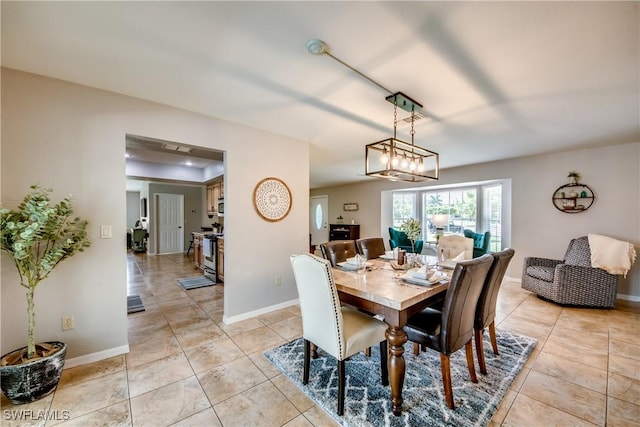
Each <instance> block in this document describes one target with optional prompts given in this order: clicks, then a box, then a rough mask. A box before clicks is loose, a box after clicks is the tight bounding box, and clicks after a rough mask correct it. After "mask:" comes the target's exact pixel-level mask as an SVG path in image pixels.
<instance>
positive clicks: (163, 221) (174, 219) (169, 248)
mask: <svg viewBox="0 0 640 427" xmlns="http://www.w3.org/2000/svg"><path fill="white" fill-rule="evenodd" d="M156 200H157V204H156V206H157V212H158V219H157V224H158V254H175V253H180V252H184V228H183V225H184V195H182V194H158V195H157V199H156Z"/></svg>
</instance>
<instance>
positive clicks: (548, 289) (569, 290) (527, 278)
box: [521, 236, 618, 307]
mask: <svg viewBox="0 0 640 427" xmlns="http://www.w3.org/2000/svg"><path fill="white" fill-rule="evenodd" d="M617 285H618V276H616V275H613V274H609V273H607V272H606V271H605V270H601V269H599V268H593V267H592V266H591V250H590V247H589V240H588V238H587V236H583V237H579V238H577V239H573V240H571V242H570V243H569V247H568V248H567V252H566V254H565V256H564V260H555V259H547V258H534V257H527V258H525V259H524V266H523V269H522V285H521V286H522V288H523V289H526V290H528V291H531V292H534V293H536V294H538V296H540V297H542V298H546V299H548V300H551V301H553V302H556V303H558V304H567V305H582V306H593V307H613V306H614V305H615V303H616V292H617Z"/></svg>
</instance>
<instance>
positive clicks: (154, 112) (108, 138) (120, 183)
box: [1, 69, 309, 360]
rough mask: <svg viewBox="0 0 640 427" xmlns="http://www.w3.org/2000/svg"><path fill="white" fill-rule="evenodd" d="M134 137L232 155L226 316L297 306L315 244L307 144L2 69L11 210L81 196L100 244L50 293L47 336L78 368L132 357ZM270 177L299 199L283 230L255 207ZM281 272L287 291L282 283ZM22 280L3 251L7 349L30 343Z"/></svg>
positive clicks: (71, 264)
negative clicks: (44, 191)
mask: <svg viewBox="0 0 640 427" xmlns="http://www.w3.org/2000/svg"><path fill="white" fill-rule="evenodd" d="M127 133H131V134H135V135H143V136H148V137H153V138H157V139H162V140H169V141H179V142H182V143H185V144H190V145H195V146H202V147H207V148H214V149H218V150H222V151H225V167H226V170H225V187H226V188H225V209H226V216H225V232H226V235H227V238H226V240H225V267H226V268H225V280H226V284H225V295H224V296H225V302H224V307H225V317H226V318H229V319H233V318H234V317H235V318H237V317H238V316H242V315H243V314H246V313H251V312H253V311H256V310H260V309H264V308H265V307H269V306H273V305H277V304H281V303H285V302H287V301H291V300H295V299H296V298H297V292H296V289H295V283H294V280H293V274H292V272H291V266H290V264H289V255H290V254H291V253H299V252H301V251H306V250H307V248H308V231H307V230H308V210H309V207H308V199H309V185H308V182H309V166H308V164H309V148H308V144H307V143H306V142H303V141H297V140H292V139H288V138H285V137H282V136H278V135H274V134H269V133H266V132H261V131H258V130H254V129H250V128H247V127H244V126H240V125H235V124H232V123H229V122H225V121H221V120H218V119H213V118H210V117H205V116H202V115H198V114H194V113H189V112H186V111H182V110H178V109H174V108H169V107H166V106H162V105H159V104H154V103H150V102H146V101H142V100H138V99H134V98H130V97H125V96H122V95H118V94H114V93H109V92H105V91H100V90H96V89H92V88H88V87H84V86H79V85H75V84H70V83H65V82H62V81H58V80H53V79H49V78H44V77H40V76H36V75H32V74H27V73H22V72H19V71H15V70H9V69H2V146H1V151H2V155H1V161H2V171H1V183H2V187H1V197H2V204H3V206H5V207H15V206H16V205H17V203H18V202H19V200H21V199H22V197H23V196H24V194H25V193H26V192H27V191H28V188H29V186H30V185H31V184H33V183H41V184H43V185H44V186H46V187H51V188H53V189H54V190H55V192H54V195H53V197H54V199H55V200H58V199H60V198H62V197H64V196H65V195H67V194H68V193H71V194H72V195H73V198H74V206H75V208H76V213H77V215H79V216H80V217H82V218H86V219H88V220H89V227H90V228H89V235H90V236H91V238H92V240H93V245H92V247H91V248H89V249H88V250H87V251H86V252H84V253H81V254H79V255H77V256H75V257H73V258H71V259H69V260H67V261H65V262H64V263H62V264H60V265H59V266H58V268H57V269H56V271H54V272H53V274H52V275H51V276H50V277H49V278H47V279H46V281H44V282H43V283H42V284H41V285H40V287H39V289H38V292H37V295H36V312H37V319H36V322H37V336H36V339H38V340H50V339H58V340H61V341H64V342H66V343H67V344H68V346H69V349H68V356H67V357H68V358H76V360H80V359H82V357H86V358H91V357H93V358H95V357H106V356H109V355H112V354H118V353H122V352H123V351H126V350H127V345H128V343H127V315H126V293H127V291H126V244H125V239H126V234H125V230H126V187H125V160H124V152H125V134H127ZM293 160H295V161H293ZM269 176H275V177H278V178H281V179H282V180H284V181H285V182H286V183H288V185H289V188H290V189H291V192H292V196H293V207H292V209H291V212H290V213H289V215H288V216H287V217H286V218H285V219H284V220H283V221H280V222H277V223H270V222H266V221H264V220H262V219H261V218H260V217H259V216H258V215H257V214H256V213H255V211H254V208H253V200H252V197H253V189H254V187H255V185H256V184H257V183H258V182H259V181H260V180H262V179H263V178H265V177H269ZM141 197H147V195H146V194H141ZM101 225H111V226H112V227H113V238H112V239H100V238H99V235H100V233H99V230H100V226H101ZM274 241H277V242H278V245H273V244H271V242H274ZM266 247H268V250H265V248H266ZM276 275H279V276H281V277H282V284H281V286H275V284H274V278H275V276H276ZM17 282H18V278H17V275H16V272H15V269H14V268H13V267H12V264H11V263H10V261H9V260H8V258H7V257H6V255H5V254H3V256H2V341H1V346H2V348H1V351H2V352H3V353H5V352H8V351H11V350H13V349H15V348H18V347H21V346H23V345H25V344H26V314H25V307H24V293H23V291H22V289H21V288H20V287H19V286H18V283H17ZM68 314H72V315H74V316H75V323H76V328H75V329H73V330H71V331H65V332H63V331H62V330H61V327H60V325H61V316H62V315H68Z"/></svg>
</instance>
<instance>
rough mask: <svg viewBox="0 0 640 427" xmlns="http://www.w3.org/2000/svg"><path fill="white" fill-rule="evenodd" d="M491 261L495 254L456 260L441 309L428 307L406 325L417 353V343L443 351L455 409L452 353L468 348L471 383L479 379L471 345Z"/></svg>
mask: <svg viewBox="0 0 640 427" xmlns="http://www.w3.org/2000/svg"><path fill="white" fill-rule="evenodd" d="M492 263H493V257H492V256H491V255H489V254H485V255H483V256H481V257H479V258H474V259H472V260H470V261H462V262H459V263H457V264H456V267H455V269H454V270H453V274H452V276H451V283H450V284H449V288H448V289H447V293H446V295H445V297H444V303H443V305H442V310H437V309H434V308H426V309H424V310H422V311H421V312H419V313H416V314H414V315H413V316H411V317H409V319H407V324H406V325H405V327H404V331H405V332H406V333H407V337H408V339H409V340H410V341H413V342H414V352H416V350H417V348H416V347H417V345H421V346H424V347H429V348H431V349H433V350H436V351H438V352H439V353H440V371H441V372H442V383H443V386H444V394H445V399H446V401H447V406H448V407H449V408H450V409H455V405H454V403H453V389H452V388H451V367H450V361H449V356H450V355H451V354H453V353H455V352H456V351H458V350H459V349H461V348H462V347H465V351H466V356H467V367H468V368H469V376H470V377H471V381H472V382H474V383H477V382H478V378H477V377H476V371H475V366H474V362H473V346H472V344H471V341H472V338H473V320H474V316H475V312H476V305H477V303H478V297H479V296H480V292H481V291H482V287H483V285H484V281H485V279H486V277H487V273H488V272H489V268H491V264H492Z"/></svg>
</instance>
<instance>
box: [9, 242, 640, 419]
mask: <svg viewBox="0 0 640 427" xmlns="http://www.w3.org/2000/svg"><path fill="white" fill-rule="evenodd" d="M192 275H195V271H194V269H193V266H192V264H191V262H190V261H189V259H188V258H187V257H185V256H182V255H165V256H147V255H144V254H142V255H141V254H137V255H133V254H130V255H129V256H128V279H129V280H128V291H129V294H133V293H137V294H139V295H140V296H141V297H142V300H143V302H144V305H145V308H146V311H144V312H141V313H136V314H132V315H129V344H130V353H129V354H127V355H123V356H117V357H113V358H110V359H107V360H103V361H100V362H96V363H92V364H90V365H85V366H79V367H75V368H71V369H67V370H65V371H64V372H63V375H62V378H61V381H60V384H59V386H58V389H57V390H56V392H55V393H53V394H51V395H49V396H48V397H46V398H45V399H42V400H40V401H38V402H35V403H33V404H30V405H21V406H20V407H15V406H13V405H11V404H10V403H9V402H8V401H7V400H6V399H5V398H4V396H3V397H2V410H3V419H2V423H1V424H2V425H3V426H12V425H41V426H44V425H46V426H52V425H59V426H71V425H74V426H83V427H84V426H105V425H109V426H136V427H137V426H153V427H159V426H239V425H243V426H261V427H263V426H288V427H294V426H295V427H297V426H333V425H336V423H335V422H334V421H333V420H332V419H331V418H330V417H329V416H328V415H327V414H326V413H325V412H324V411H323V410H322V409H320V408H319V407H317V406H316V405H314V403H313V402H312V401H310V400H309V399H308V398H307V397H306V396H305V395H304V394H303V393H301V392H300V391H299V390H298V389H297V387H296V386H295V385H293V384H292V383H291V382H290V381H289V380H287V379H286V378H285V377H284V376H283V375H282V374H281V373H280V372H279V371H278V370H277V369H276V368H274V367H273V366H272V365H271V363H270V362H268V361H267V360H266V359H265V358H264V356H263V352H264V351H265V350H268V349H270V348H273V347H275V346H278V345H280V344H282V343H285V342H287V341H290V340H291V339H293V338H296V337H299V336H300V335H301V333H302V326H301V320H300V311H299V309H298V308H297V307H292V308H288V309H283V310H279V311H276V312H273V313H269V314H265V315H263V316H259V317H256V318H253V319H249V320H245V321H243V322H239V323H235V324H232V325H225V324H224V323H222V313H223V292H224V286H222V285H217V286H213V287H206V288H201V289H196V290H191V291H188V292H187V291H184V290H183V289H182V288H181V287H180V286H179V285H178V284H177V282H176V279H177V278H181V277H189V276H192ZM498 309H499V313H498V317H497V319H496V321H497V325H498V326H497V327H498V329H508V330H512V331H515V332H519V333H522V334H525V335H528V336H531V337H534V338H536V339H537V340H538V344H537V346H536V348H535V350H534V352H533V354H532V355H531V357H530V359H529V361H528V362H527V364H526V366H525V368H524V369H523V371H522V372H521V373H520V375H519V376H518V377H517V378H516V380H515V382H514V384H513V385H512V387H511V389H510V390H509V392H508V393H507V395H506V397H505V399H504V400H503V402H502V405H501V406H500V408H499V409H498V411H497V412H496V414H495V415H494V417H493V419H492V421H491V423H490V425H491V426H498V425H503V426H518V427H522V426H579V425H609V426H622V425H627V426H630V425H639V424H638V423H639V422H640V338H639V334H638V331H639V330H640V304H631V303H625V302H624V301H619V302H618V307H617V308H616V309H615V310H599V309H583V308H563V307H560V306H557V305H555V304H552V303H549V302H545V301H542V300H540V299H538V298H537V297H536V296H535V295H533V294H531V293H529V292H527V291H524V290H522V289H521V288H520V286H519V284H518V283H514V282H506V283H505V284H504V285H503V286H502V288H501V291H500V296H499V299H498ZM11 410H23V411H32V413H31V414H32V415H31V418H33V416H34V415H37V414H38V413H39V412H38V411H47V412H46V414H49V415H51V414H54V415H56V414H57V418H58V420H49V421H45V420H40V421H39V422H24V421H22V422H17V421H11V420H9V419H8V418H10V416H9V413H8V412H7V411H11ZM55 411H57V412H55ZM64 411H68V412H64ZM65 414H68V415H70V416H71V419H69V420H66V421H65V420H63V419H62V418H65Z"/></svg>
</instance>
